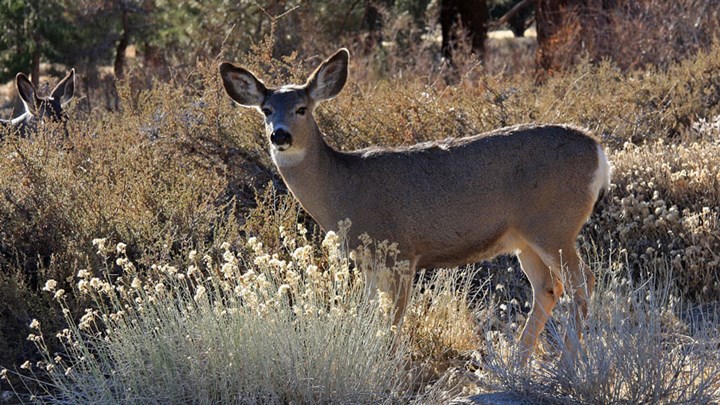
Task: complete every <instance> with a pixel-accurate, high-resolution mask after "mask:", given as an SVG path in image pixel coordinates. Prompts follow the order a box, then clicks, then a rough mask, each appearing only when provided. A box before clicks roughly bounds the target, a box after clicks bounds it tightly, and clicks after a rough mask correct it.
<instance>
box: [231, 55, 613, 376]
mask: <svg viewBox="0 0 720 405" xmlns="http://www.w3.org/2000/svg"><path fill="white" fill-rule="evenodd" d="M349 58H350V54H349V52H348V50H347V49H344V48H343V49H340V50H338V51H337V52H336V53H335V54H334V55H332V56H331V57H330V58H328V59H326V60H325V61H324V62H322V63H321V64H320V65H319V66H318V67H317V69H316V70H315V71H314V72H313V73H312V74H311V75H310V76H309V77H308V78H307V80H306V82H305V83H304V84H301V85H297V84H286V85H283V86H279V87H269V86H267V85H265V83H264V82H263V81H261V80H260V79H258V78H257V76H256V75H255V74H254V73H253V72H251V71H250V70H247V69H245V68H243V67H241V66H238V65H235V64H233V63H231V62H223V63H221V64H220V65H219V73H220V76H221V78H222V85H223V87H224V89H225V91H226V92H227V94H228V95H229V96H230V98H231V99H232V100H233V101H234V102H235V103H237V104H239V105H240V106H244V107H250V108H255V109H257V110H259V111H260V112H261V113H262V114H263V115H264V117H265V132H266V135H267V139H268V141H269V142H268V143H269V149H270V155H271V157H272V160H273V162H274V164H275V166H276V167H277V170H278V172H279V174H280V176H281V177H282V179H283V181H284V182H285V184H286V185H287V187H288V189H289V190H290V192H291V193H292V195H293V196H294V198H296V199H297V201H298V202H299V203H300V205H301V206H302V207H303V209H304V210H305V211H306V212H308V213H309V214H310V216H311V217H312V218H313V219H314V220H315V221H316V222H317V223H318V224H319V225H320V227H321V228H322V229H323V230H325V231H329V230H333V231H337V227H338V223H339V221H342V220H344V219H350V220H351V222H352V226H351V229H350V230H349V234H348V238H349V240H353V238H356V237H359V235H361V234H363V233H367V234H368V235H370V236H371V237H373V238H375V239H376V240H388V241H394V242H396V243H397V246H398V248H399V250H400V253H399V254H398V259H401V260H405V261H407V263H408V264H409V269H410V270H409V272H407V273H408V274H393V275H392V277H390V282H388V283H385V284H384V285H380V286H379V288H380V290H382V291H385V292H386V293H387V294H389V295H390V297H391V298H392V299H393V302H394V320H395V324H396V325H399V324H400V323H401V322H402V318H403V316H404V313H405V309H406V306H407V304H408V300H409V295H410V292H411V286H412V281H413V279H412V276H413V275H414V273H415V272H416V271H417V269H420V268H430V269H433V268H452V267H456V266H461V265H466V264H470V263H477V262H480V261H482V260H486V259H490V258H493V257H495V256H497V255H499V254H512V253H514V254H516V255H517V257H518V259H519V262H520V266H521V269H522V270H523V272H524V273H525V275H526V276H527V278H528V279H529V281H530V285H531V288H532V295H533V301H532V306H531V309H530V313H529V316H528V318H527V320H526V322H525V324H524V326H523V328H522V332H521V333H520V338H519V341H518V343H517V347H516V350H517V349H519V351H516V353H518V354H519V355H520V356H521V361H522V362H523V364H524V363H527V361H528V359H529V358H530V357H531V355H532V353H534V351H535V349H536V344H537V341H538V337H539V334H540V333H541V331H542V330H543V329H544V327H545V325H546V322H547V321H548V318H549V317H550V315H551V313H552V310H553V308H554V307H555V306H556V304H557V302H558V300H559V299H560V297H561V296H562V295H563V294H564V293H565V290H567V291H568V292H571V293H572V294H573V298H574V300H573V303H574V305H573V309H572V311H573V312H574V315H575V318H576V319H577V320H578V321H580V320H585V319H587V316H588V315H587V313H588V301H589V299H590V296H591V294H592V291H593V288H594V285H595V276H594V274H593V272H592V271H591V270H590V269H589V267H588V266H587V265H586V264H585V263H584V262H583V260H582V258H581V257H580V256H579V254H578V251H577V249H576V246H575V245H576V238H577V237H578V235H579V234H580V231H581V230H582V227H583V226H584V224H585V222H587V220H588V219H589V217H590V215H591V214H592V212H593V209H594V206H595V204H596V202H598V201H599V199H600V198H601V197H602V196H603V194H604V193H605V192H606V191H607V190H608V189H609V187H610V177H611V166H610V161H609V160H608V157H607V155H606V153H605V151H604V149H603V147H602V145H601V144H600V143H599V141H598V140H597V139H596V138H595V137H594V136H593V135H592V134H591V133H590V132H589V131H587V130H584V129H581V128H578V127H575V126H571V125H551V124H524V125H516V126H511V127H506V128H501V129H497V130H494V131H491V132H488V133H483V134H475V135H469V136H467V137H462V138H455V139H445V140H440V141H432V142H425V143H420V144H416V145H412V146H406V147H399V148H379V147H373V148H368V149H362V150H356V151H341V150H338V149H336V148H333V147H331V146H330V145H328V143H327V142H326V141H325V138H324V135H323V133H322V132H321V131H320V129H319V127H318V124H317V122H316V120H315V118H314V116H313V113H314V111H315V109H316V108H317V106H318V105H319V103H321V102H323V101H326V100H330V99H332V98H334V97H335V96H337V95H338V94H339V93H340V91H341V90H342V89H343V87H344V85H345V83H346V81H347V78H348V65H349ZM335 139H338V138H337V137H335ZM398 273H403V272H398ZM577 331H578V338H580V337H581V336H580V334H581V332H580V328H578V329H577ZM575 342H578V341H575ZM566 346H568V349H569V350H571V351H575V350H577V347H575V346H574V345H573V346H571V343H570V342H569V341H568V336H567V335H566Z"/></svg>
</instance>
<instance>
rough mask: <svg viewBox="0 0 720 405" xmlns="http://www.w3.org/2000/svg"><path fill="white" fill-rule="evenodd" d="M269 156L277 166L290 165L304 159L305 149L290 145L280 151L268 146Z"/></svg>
mask: <svg viewBox="0 0 720 405" xmlns="http://www.w3.org/2000/svg"><path fill="white" fill-rule="evenodd" d="M270 156H272V160H273V162H275V165H277V167H290V166H295V165H297V164H299V163H300V162H302V161H303V159H305V149H298V148H293V147H291V148H290V149H289V150H285V151H281V150H278V149H277V148H276V147H274V146H270Z"/></svg>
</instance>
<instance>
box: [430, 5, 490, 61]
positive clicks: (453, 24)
mask: <svg viewBox="0 0 720 405" xmlns="http://www.w3.org/2000/svg"><path fill="white" fill-rule="evenodd" d="M489 19H490V12H489V11H488V6H487V2H486V1H485V0H442V1H441V3H440V27H441V30H442V54H443V57H445V58H446V59H448V60H452V54H453V52H454V51H455V50H456V48H457V45H458V42H459V41H462V40H468V41H469V42H470V45H471V46H472V52H473V53H474V54H475V55H477V56H478V57H480V58H482V57H483V56H484V54H485V39H486V38H487V30H488V27H487V26H488V20H489ZM459 32H465V33H466V34H467V38H460V37H459V35H458V33H459Z"/></svg>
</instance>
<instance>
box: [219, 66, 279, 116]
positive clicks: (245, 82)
mask: <svg viewBox="0 0 720 405" xmlns="http://www.w3.org/2000/svg"><path fill="white" fill-rule="evenodd" d="M220 77H222V81H223V86H224V87H225V91H226V92H227V94H228V95H229V96H230V98H232V99H233V100H235V102H236V103H238V104H240V105H243V106H246V107H259V106H260V105H261V104H262V103H263V101H264V100H265V95H266V94H267V88H266V87H265V84H263V82H262V81H260V80H259V79H258V78H257V77H255V75H254V74H253V73H252V72H251V71H249V70H247V69H245V68H242V67H239V66H235V65H233V64H232V63H229V62H224V63H221V64H220Z"/></svg>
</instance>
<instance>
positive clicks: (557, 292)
mask: <svg viewBox="0 0 720 405" xmlns="http://www.w3.org/2000/svg"><path fill="white" fill-rule="evenodd" d="M518 258H519V259H520V265H521V267H522V269H523V272H525V275H527V277H528V279H529V280H530V285H531V286H532V292H533V304H532V308H531V309H530V315H529V316H528V319H527V321H526V322H525V326H524V327H523V331H522V334H521V335H520V347H519V349H520V356H521V357H520V360H521V361H522V363H523V364H525V363H527V361H528V360H529V359H530V356H531V355H532V353H533V351H534V350H535V346H536V345H537V340H538V336H539V335H540V332H542V330H543V329H544V328H545V324H546V323H547V320H548V318H549V317H550V314H551V313H552V310H553V308H554V307H555V305H556V304H557V302H558V300H559V299H560V296H561V295H562V293H563V286H562V282H561V280H560V279H558V278H557V277H556V276H554V275H553V273H552V271H551V266H549V265H548V264H546V263H545V261H543V258H542V257H541V256H540V255H539V254H538V253H537V252H536V251H535V250H534V249H533V248H531V247H530V246H526V247H525V248H524V249H523V250H521V251H520V253H519V254H518ZM546 260H547V259H546Z"/></svg>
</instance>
